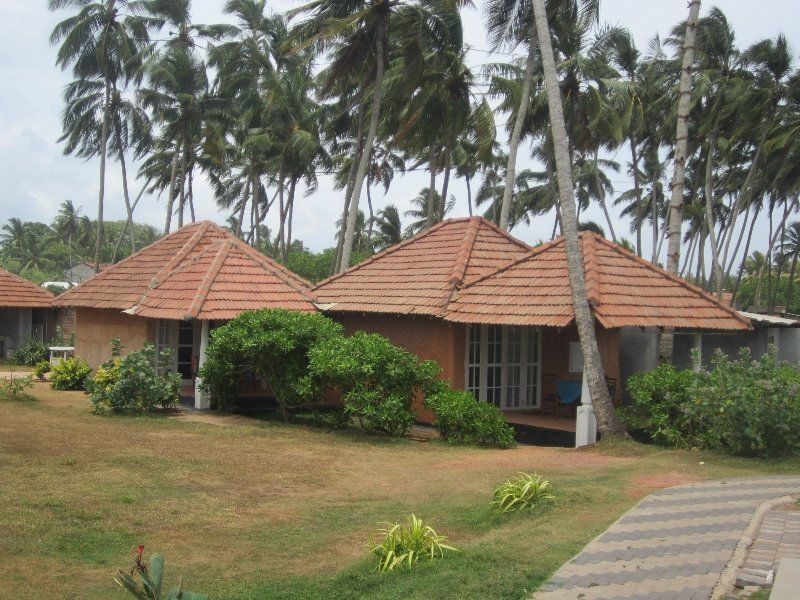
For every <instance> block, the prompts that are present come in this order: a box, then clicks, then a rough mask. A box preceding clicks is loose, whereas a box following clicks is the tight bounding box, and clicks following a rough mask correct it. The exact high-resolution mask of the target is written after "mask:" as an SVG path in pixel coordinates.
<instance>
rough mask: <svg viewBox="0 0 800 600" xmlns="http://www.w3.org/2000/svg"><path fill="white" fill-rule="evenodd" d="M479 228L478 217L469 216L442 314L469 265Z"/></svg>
mask: <svg viewBox="0 0 800 600" xmlns="http://www.w3.org/2000/svg"><path fill="white" fill-rule="evenodd" d="M480 228H481V222H480V217H479V218H477V219H474V218H470V220H469V226H468V227H467V231H466V232H465V233H464V237H463V239H462V240H461V246H459V248H458V253H457V254H456V261H455V264H454V265H453V271H452V274H451V276H450V281H449V282H448V285H449V286H450V288H449V289H448V290H447V293H446V294H445V296H444V300H443V301H442V306H441V311H442V314H444V313H445V312H446V311H447V306H448V304H450V301H451V300H452V299H453V296H454V295H455V294H456V290H458V285H459V284H460V283H463V281H464V275H466V273H467V265H469V259H470V257H471V256H472V250H473V248H474V247H475V240H476V239H477V238H478V231H480Z"/></svg>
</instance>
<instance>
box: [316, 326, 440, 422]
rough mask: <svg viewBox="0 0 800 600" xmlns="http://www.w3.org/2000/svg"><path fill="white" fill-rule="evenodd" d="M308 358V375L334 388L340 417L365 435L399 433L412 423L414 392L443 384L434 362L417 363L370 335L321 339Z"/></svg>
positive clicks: (389, 344)
mask: <svg viewBox="0 0 800 600" xmlns="http://www.w3.org/2000/svg"><path fill="white" fill-rule="evenodd" d="M310 357H311V362H310V365H309V368H310V372H311V374H312V375H313V376H314V377H315V378H316V379H318V380H320V381H324V382H326V383H328V384H330V385H332V386H334V387H336V388H337V389H339V391H340V392H341V393H342V399H343V401H344V410H345V413H347V414H348V415H350V416H351V417H354V418H355V419H356V420H357V421H358V422H359V424H360V425H361V427H363V428H364V429H365V430H366V431H370V432H379V433H385V434H388V435H403V434H404V433H406V432H407V431H408V430H409V429H410V428H411V426H412V425H413V424H414V413H413V411H412V410H411V403H412V400H413V399H414V396H415V394H417V393H422V394H430V393H432V392H434V391H438V390H439V389H440V388H441V385H442V384H441V381H440V380H439V378H438V377H439V372H440V368H439V365H438V364H436V363H435V362H433V361H423V362H421V361H420V360H419V359H418V358H417V357H416V356H414V355H413V354H411V353H410V352H408V351H406V350H404V349H402V348H399V347H397V346H395V345H394V344H392V343H391V342H390V341H389V340H388V339H386V338H385V337H383V336H381V335H378V334H375V333H364V332H363V331H358V332H356V333H355V334H353V335H352V336H350V337H347V338H332V339H328V340H323V341H321V342H320V343H319V344H317V345H316V346H314V347H313V348H312V349H311V353H310Z"/></svg>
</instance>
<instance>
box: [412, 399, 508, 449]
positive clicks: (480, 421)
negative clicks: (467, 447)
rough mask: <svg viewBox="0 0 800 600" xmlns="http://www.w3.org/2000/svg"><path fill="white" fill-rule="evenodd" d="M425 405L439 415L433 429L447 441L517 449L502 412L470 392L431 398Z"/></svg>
mask: <svg viewBox="0 0 800 600" xmlns="http://www.w3.org/2000/svg"><path fill="white" fill-rule="evenodd" d="M425 404H426V406H428V408H430V409H431V410H432V411H433V412H434V413H435V414H436V422H434V424H433V425H434V427H436V429H438V430H439V433H440V434H441V435H442V437H443V438H444V439H446V440H448V441H451V442H461V443H467V444H477V445H479V446H497V447H499V448H512V447H513V446H514V445H515V442H514V430H513V429H512V428H511V426H509V425H508V423H506V420H505V417H504V416H503V413H502V412H501V411H500V409H499V408H497V407H496V406H495V405H494V404H490V403H488V402H480V401H478V400H476V399H475V396H473V395H472V394H470V393H469V392H463V391H456V390H446V391H443V392H439V393H438V394H434V395H432V396H429V397H428V398H426V400H425Z"/></svg>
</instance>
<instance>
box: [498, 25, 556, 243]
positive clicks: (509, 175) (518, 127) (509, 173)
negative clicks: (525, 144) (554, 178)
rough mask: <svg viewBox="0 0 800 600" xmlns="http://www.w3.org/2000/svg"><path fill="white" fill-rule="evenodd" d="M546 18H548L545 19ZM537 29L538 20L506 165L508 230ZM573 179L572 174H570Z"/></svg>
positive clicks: (504, 219) (503, 210)
mask: <svg viewBox="0 0 800 600" xmlns="http://www.w3.org/2000/svg"><path fill="white" fill-rule="evenodd" d="M545 20H546V19H545ZM535 30H536V20H535V19H534V22H533V23H532V24H531V38H530V41H529V42H528V59H527V61H526V62H525V75H524V77H523V79H522V95H521V97H520V99H519V107H518V108H517V114H516V116H515V117H514V129H513V130H512V131H511V138H509V140H508V163H507V165H506V182H505V187H504V188H503V201H502V203H501V204H500V221H499V223H498V224H499V225H500V227H501V228H502V229H505V230H506V231H507V230H508V220H509V216H510V215H511V198H512V195H513V193H514V183H515V180H516V176H517V173H516V171H517V152H518V151H519V144H520V141H521V139H522V127H523V125H524V124H525V117H526V116H527V115H528V107H529V106H530V102H531V87H533V68H534V66H535V65H536V44H535V43H534V40H535V39H536V36H535V34H534V32H535ZM570 179H571V176H570Z"/></svg>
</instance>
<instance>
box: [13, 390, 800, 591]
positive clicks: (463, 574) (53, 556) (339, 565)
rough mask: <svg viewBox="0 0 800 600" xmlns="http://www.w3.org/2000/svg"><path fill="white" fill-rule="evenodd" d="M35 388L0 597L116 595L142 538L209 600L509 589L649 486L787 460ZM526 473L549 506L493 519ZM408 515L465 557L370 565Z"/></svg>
mask: <svg viewBox="0 0 800 600" xmlns="http://www.w3.org/2000/svg"><path fill="white" fill-rule="evenodd" d="M34 395H35V396H37V397H38V399H39V402H37V403H24V404H23V403H10V402H6V403H0V473H2V477H0V553H2V556H3V560H2V562H0V597H8V598H17V597H25V598H50V597H53V596H54V595H55V596H56V597H60V598H114V597H123V596H122V595H121V592H120V591H118V590H117V589H116V588H115V586H114V584H113V582H112V581H111V576H112V574H113V572H114V570H115V569H116V568H117V567H126V566H128V565H129V563H130V562H131V556H132V552H133V549H134V548H135V546H136V544H138V543H143V544H145V546H146V548H147V551H148V552H149V551H161V552H163V553H164V554H165V555H166V558H167V574H168V577H170V575H171V576H172V577H173V578H176V577H177V576H178V575H182V576H183V577H184V578H185V580H186V582H187V583H189V582H190V583H191V585H189V586H188V587H190V589H195V590H198V591H205V592H209V593H211V594H212V596H213V597H214V598H359V597H375V598H392V597H398V596H404V597H409V598H411V597H419V598H423V597H459V598H473V597H474V598H480V597H487V596H490V595H491V596H493V597H497V598H518V597H524V596H525V595H526V594H528V593H529V592H530V590H532V589H535V587H536V586H538V585H539V584H540V583H541V582H542V581H543V580H544V579H545V578H546V577H547V575H548V574H549V573H550V572H552V571H553V570H554V569H555V568H556V567H557V566H558V565H559V564H561V563H562V562H563V561H564V560H566V559H567V558H569V557H570V556H571V555H572V554H574V553H575V552H576V551H577V550H578V549H579V548H580V547H581V546H582V545H583V544H584V543H585V542H586V541H588V540H589V539H591V538H592V537H593V536H595V535H596V534H597V533H599V532H600V531H602V529H604V528H605V527H606V526H607V525H608V524H609V523H610V522H611V521H613V520H614V519H616V518H617V517H618V516H619V515H620V514H621V513H622V512H624V511H625V510H626V509H627V508H629V507H630V506H632V505H633V504H634V503H635V502H636V501H637V499H638V498H640V497H642V496H643V495H645V494H647V493H649V492H650V491H652V490H654V489H657V488H659V487H663V486H667V485H675V484H677V483H682V482H686V481H693V480H697V479H702V478H707V477H720V476H730V475H747V474H752V473H754V472H763V471H765V470H768V471H775V472H780V471H784V470H792V471H795V470H796V468H797V463H796V462H792V461H788V462H780V463H763V462H755V461H744V460H735V459H727V458H722V457H719V456H716V455H709V454H703V455H700V454H692V453H686V452H669V451H662V450H655V449H651V448H644V447H642V446H638V445H634V444H623V443H617V444H613V445H611V444H606V445H601V446H599V447H598V448H594V449H590V450H582V451H575V450H569V449H553V448H539V447H533V446H524V447H520V448H517V449H515V450H507V451H503V450H480V449H473V448H465V447H454V446H448V445H446V444H444V443H438V442H434V443H419V442H413V441H406V440H401V441H390V440H383V439H378V438H369V437H362V436H359V435H357V434H355V433H342V432H338V433H337V432H328V431H324V430H319V429H313V428H309V427H303V426H298V425H283V424H276V423H269V422H259V421H250V420H247V419H241V418H237V419H228V420H225V419H222V420H220V421H215V420H214V417H213V416H208V417H204V420H205V421H208V422H196V421H194V420H180V419H176V418H168V417H165V416H149V417H99V416H95V415H93V414H91V411H90V408H89V403H88V401H87V399H86V397H85V396H84V395H83V394H81V393H78V392H53V391H51V390H49V388H48V387H47V385H46V384H37V385H36V388H35V389H34ZM218 423H221V424H222V426H220V425H219V424H218ZM700 461H704V462H705V465H700V464H699V462H700ZM519 471H528V472H538V473H541V474H542V475H543V476H544V477H545V478H548V479H550V480H551V481H552V483H553V485H554V488H555V491H556V493H557V496H558V499H557V502H556V503H555V505H554V506H553V507H551V508H548V509H546V510H542V511H539V512H535V513H533V514H527V515H519V516H513V517H508V518H503V519H498V518H495V517H492V515H491V510H490V508H489V501H490V499H491V491H492V489H493V487H494V486H495V485H496V484H497V483H499V482H500V481H503V480H504V479H506V478H508V477H510V476H512V475H514V474H515V473H517V472H519ZM410 512H415V513H416V514H418V515H420V516H423V517H424V518H426V519H427V520H430V521H431V522H432V523H433V524H434V526H435V528H436V529H437V531H440V530H441V533H444V534H446V535H447V536H448V537H449V538H450V540H451V541H452V543H453V544H455V545H456V546H458V547H459V548H460V549H461V550H462V552H460V553H458V554H457V555H455V556H454V557H453V558H452V559H450V558H448V560H446V561H440V563H439V564H432V565H429V566H425V567H423V568H421V569H420V570H419V571H415V573H414V574H413V575H409V574H406V573H393V574H390V575H379V574H377V573H375V572H374V567H373V565H372V564H371V563H370V562H368V561H367V560H366V559H365V555H366V547H367V542H368V540H369V536H370V532H371V531H373V530H374V528H375V527H376V523H377V522H380V521H386V520H399V519H402V518H403V517H404V516H405V515H406V514H408V513H410Z"/></svg>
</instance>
